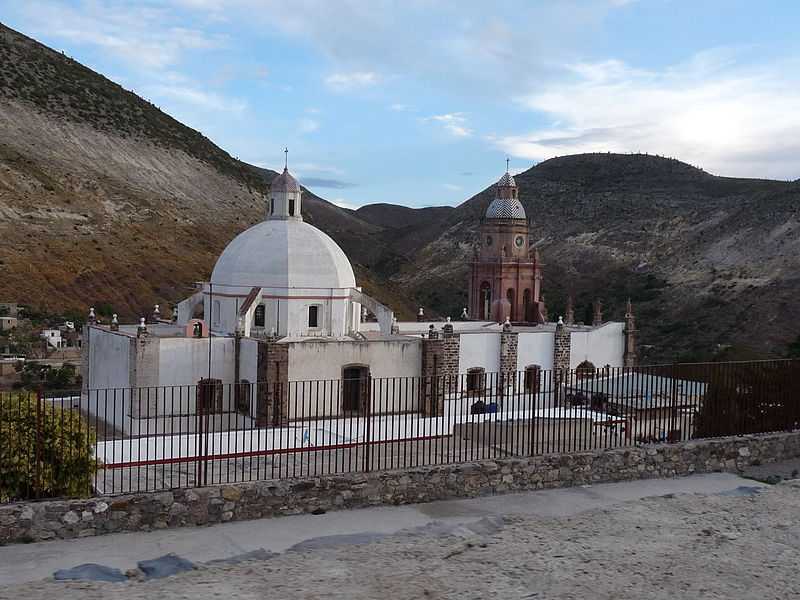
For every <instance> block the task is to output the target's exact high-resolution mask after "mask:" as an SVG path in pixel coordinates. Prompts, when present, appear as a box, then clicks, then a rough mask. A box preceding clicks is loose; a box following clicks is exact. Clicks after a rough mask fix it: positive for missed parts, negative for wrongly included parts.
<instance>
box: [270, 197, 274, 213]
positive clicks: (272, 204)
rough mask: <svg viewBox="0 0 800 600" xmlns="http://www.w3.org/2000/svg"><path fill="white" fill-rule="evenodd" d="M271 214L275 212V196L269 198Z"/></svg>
mask: <svg viewBox="0 0 800 600" xmlns="http://www.w3.org/2000/svg"><path fill="white" fill-rule="evenodd" d="M269 214H271V215H274V214H275V198H270V199H269Z"/></svg>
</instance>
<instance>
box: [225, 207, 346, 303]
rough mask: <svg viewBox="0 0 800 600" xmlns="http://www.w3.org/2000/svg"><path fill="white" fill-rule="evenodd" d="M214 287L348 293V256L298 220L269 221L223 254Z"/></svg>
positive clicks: (252, 228)
mask: <svg viewBox="0 0 800 600" xmlns="http://www.w3.org/2000/svg"><path fill="white" fill-rule="evenodd" d="M211 283H213V284H214V285H223V286H224V285H231V286H244V287H265V288H268V287H272V288H351V287H355V285H356V279H355V275H354V274H353V268H352V267H351V266H350V261H349V260H347V255H345V253H344V251H343V250H342V249H341V248H340V247H339V246H338V245H337V244H336V242H334V241H333V240H332V239H331V238H330V237H329V236H328V235H326V234H325V233H323V232H322V231H320V230H319V229H317V228H316V227H314V226H313V225H309V224H308V223H304V222H303V221H299V220H267V221H263V222H261V223H258V224H257V225H254V226H253V227H251V228H250V229H247V230H246V231H243V232H242V233H240V234H239V235H238V236H236V237H235V238H234V239H233V241H231V243H230V244H228V246H227V247H226V248H225V250H223V252H222V254H221V255H220V257H219V259H218V260H217V264H216V265H215V266H214V272H213V273H212V274H211Z"/></svg>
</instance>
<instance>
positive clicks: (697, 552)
mask: <svg viewBox="0 0 800 600" xmlns="http://www.w3.org/2000/svg"><path fill="white" fill-rule="evenodd" d="M799 515H800V481H796V482H791V483H784V484H780V485H777V486H774V487H771V488H769V489H767V490H765V491H763V492H761V493H758V494H755V495H750V496H748V495H743V496H737V495H716V496H714V495H710V496H696V495H680V496H674V497H658V498H647V499H644V500H638V501H635V502H628V503H625V504H620V505H617V506H615V507H612V508H609V509H604V510H595V511H591V512H586V513H582V514H580V515H577V516H574V517H569V518H559V519H546V518H538V517H507V518H506V519H505V520H504V522H503V523H502V524H501V525H500V528H499V530H498V529H497V528H496V527H489V528H488V529H487V531H488V533H485V534H483V535H482V534H480V533H473V532H467V531H459V530H456V531H454V532H450V533H449V534H446V535H442V534H441V532H439V533H437V532H435V531H433V530H430V529H429V530H428V531H425V532H422V533H420V532H415V533H409V534H398V535H394V536H391V537H389V538H384V539H383V540H380V541H376V542H373V543H368V544H361V545H348V544H346V543H343V542H342V540H339V541H337V542H336V543H331V544H330V545H328V546H325V547H323V548H316V549H308V550H302V551H293V552H287V553H285V554H282V555H280V556H276V557H274V558H272V559H270V560H266V561H251V562H247V563H242V564H239V565H229V566H221V567H213V568H204V569H200V570H197V571H192V572H189V573H185V574H182V575H177V576H174V577H171V578H166V579H160V580H152V581H131V582H128V583H122V584H100V583H60V582H54V581H44V582H38V583H35V584H26V585H22V586H15V587H9V588H6V589H2V590H0V598H14V599H16V600H25V599H34V598H36V599H39V598H48V597H50V598H59V599H61V600H70V599H73V598H74V599H78V598H80V599H82V600H84V599H94V598H110V599H114V598H126V599H130V598H142V599H145V598H148V599H150V598H159V600H169V599H173V598H193V599H195V600H197V599H206V598H237V600H238V599H255V598H259V599H261V598H347V599H348V600H361V599H375V598H385V599H387V600H389V599H391V600H401V599H412V598H414V599H417V598H457V599H459V600H466V599H473V598H474V599H479V598H481V599H482V598H493V597H496V598H580V599H594V598H631V599H633V598H635V599H637V600H640V599H641V598H648V599H649V598H665V599H666V598H669V599H671V600H672V599H676V598H690V597H691V598H726V599H728V598H736V599H739V598H754V599H755V598H759V599H765V598H776V599H777V598H780V599H784V598H791V597H800V577H799V576H798V567H797V565H798V564H800V520H799V519H798V516H799Z"/></svg>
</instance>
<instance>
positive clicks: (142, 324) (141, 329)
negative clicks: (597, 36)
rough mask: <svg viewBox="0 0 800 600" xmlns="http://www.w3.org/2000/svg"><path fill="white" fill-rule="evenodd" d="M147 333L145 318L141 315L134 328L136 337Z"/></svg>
mask: <svg viewBox="0 0 800 600" xmlns="http://www.w3.org/2000/svg"><path fill="white" fill-rule="evenodd" d="M146 335H147V320H146V319H145V318H144V317H142V318H141V319H139V327H137V328H136V337H144V336H146Z"/></svg>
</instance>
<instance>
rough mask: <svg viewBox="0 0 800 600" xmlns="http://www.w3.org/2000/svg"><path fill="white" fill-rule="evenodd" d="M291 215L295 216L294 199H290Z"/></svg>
mask: <svg viewBox="0 0 800 600" xmlns="http://www.w3.org/2000/svg"><path fill="white" fill-rule="evenodd" d="M289 216H290V217H293V216H294V200H289Z"/></svg>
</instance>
